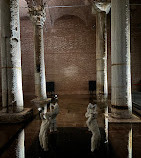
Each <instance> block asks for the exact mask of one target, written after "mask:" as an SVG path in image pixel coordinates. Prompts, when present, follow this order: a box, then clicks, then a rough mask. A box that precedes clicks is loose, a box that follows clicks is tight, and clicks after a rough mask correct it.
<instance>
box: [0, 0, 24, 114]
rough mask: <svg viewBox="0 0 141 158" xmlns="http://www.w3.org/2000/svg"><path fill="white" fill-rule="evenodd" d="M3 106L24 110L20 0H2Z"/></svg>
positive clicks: (15, 110)
mask: <svg viewBox="0 0 141 158" xmlns="http://www.w3.org/2000/svg"><path fill="white" fill-rule="evenodd" d="M1 40H2V45H1V67H2V106H3V111H4V112H21V111H22V110H23V91H22V72H21V47H20V20H19V0H2V1H1Z"/></svg>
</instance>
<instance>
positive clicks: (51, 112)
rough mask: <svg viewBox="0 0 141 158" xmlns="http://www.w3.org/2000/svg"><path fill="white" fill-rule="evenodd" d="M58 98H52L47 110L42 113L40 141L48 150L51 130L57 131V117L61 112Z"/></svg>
mask: <svg viewBox="0 0 141 158" xmlns="http://www.w3.org/2000/svg"><path fill="white" fill-rule="evenodd" d="M57 100H58V98H57V97H54V98H52V99H51V103H50V104H49V106H48V107H47V111H46V112H45V111H44V110H43V111H42V112H41V113H40V117H41V120H42V123H41V127H40V133H39V141H40V145H41V147H42V148H43V149H44V151H48V135H49V133H50V132H55V131H57V125H56V117H57V115H58V113H59V105H58V103H57Z"/></svg>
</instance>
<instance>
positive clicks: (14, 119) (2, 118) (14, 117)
mask: <svg viewBox="0 0 141 158" xmlns="http://www.w3.org/2000/svg"><path fill="white" fill-rule="evenodd" d="M32 117H33V109H31V108H25V109H24V110H23V111H22V112H19V113H4V112H3V111H0V123H21V122H26V121H28V120H30V119H32Z"/></svg>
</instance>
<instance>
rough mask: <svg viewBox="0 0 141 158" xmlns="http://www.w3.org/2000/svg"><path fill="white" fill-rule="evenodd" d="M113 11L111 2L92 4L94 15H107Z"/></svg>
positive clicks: (95, 2)
mask: <svg viewBox="0 0 141 158" xmlns="http://www.w3.org/2000/svg"><path fill="white" fill-rule="evenodd" d="M110 9H111V3H109V2H97V1H94V2H92V13H93V14H97V13H100V12H105V13H106V14H108V13H109V11H110Z"/></svg>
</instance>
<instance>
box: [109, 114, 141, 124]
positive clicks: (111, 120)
mask: <svg viewBox="0 0 141 158" xmlns="http://www.w3.org/2000/svg"><path fill="white" fill-rule="evenodd" d="M106 117H107V118H108V122H109V123H141V119H140V118H139V117H138V116H136V115H134V114H132V115H131V118H127V119H122V118H121V119H120V118H114V117H112V114H111V113H108V115H106Z"/></svg>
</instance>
